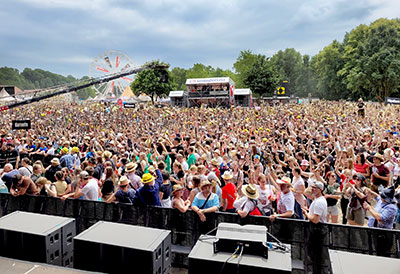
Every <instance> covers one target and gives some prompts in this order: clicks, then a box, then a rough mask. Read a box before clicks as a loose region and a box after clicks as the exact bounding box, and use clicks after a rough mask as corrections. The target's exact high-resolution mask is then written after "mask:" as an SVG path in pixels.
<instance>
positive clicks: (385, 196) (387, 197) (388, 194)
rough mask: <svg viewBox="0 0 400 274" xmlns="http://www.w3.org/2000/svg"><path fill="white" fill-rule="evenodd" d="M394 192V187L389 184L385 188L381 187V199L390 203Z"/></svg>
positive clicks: (392, 201) (392, 200)
mask: <svg viewBox="0 0 400 274" xmlns="http://www.w3.org/2000/svg"><path fill="white" fill-rule="evenodd" d="M394 193H395V191H394V187H393V186H391V187H387V188H385V189H383V190H382V191H381V192H380V196H381V198H382V200H384V201H385V202H387V203H389V204H392V203H394V202H395V200H394Z"/></svg>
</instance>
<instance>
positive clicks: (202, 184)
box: [199, 180, 212, 189]
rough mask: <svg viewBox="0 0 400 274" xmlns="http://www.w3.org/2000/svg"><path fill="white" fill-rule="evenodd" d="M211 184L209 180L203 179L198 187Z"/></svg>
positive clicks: (201, 187)
mask: <svg viewBox="0 0 400 274" xmlns="http://www.w3.org/2000/svg"><path fill="white" fill-rule="evenodd" d="M211 185H212V183H211V182H210V181H208V180H205V181H203V182H201V184H200V187H199V188H200V189H203V187H205V186H211Z"/></svg>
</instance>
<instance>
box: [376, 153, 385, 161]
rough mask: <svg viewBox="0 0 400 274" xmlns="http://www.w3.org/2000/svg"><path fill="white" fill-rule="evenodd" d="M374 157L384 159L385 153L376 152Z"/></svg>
mask: <svg viewBox="0 0 400 274" xmlns="http://www.w3.org/2000/svg"><path fill="white" fill-rule="evenodd" d="M374 158H378V159H380V160H381V161H384V158H383V155H382V154H379V153H376V154H375V155H374Z"/></svg>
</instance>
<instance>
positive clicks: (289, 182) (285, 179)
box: [277, 176, 292, 186]
mask: <svg viewBox="0 0 400 274" xmlns="http://www.w3.org/2000/svg"><path fill="white" fill-rule="evenodd" d="M277 183H278V184H280V185H289V186H292V180H291V179H290V178H289V177H286V176H285V177H283V178H282V179H281V180H279V179H278V180H277Z"/></svg>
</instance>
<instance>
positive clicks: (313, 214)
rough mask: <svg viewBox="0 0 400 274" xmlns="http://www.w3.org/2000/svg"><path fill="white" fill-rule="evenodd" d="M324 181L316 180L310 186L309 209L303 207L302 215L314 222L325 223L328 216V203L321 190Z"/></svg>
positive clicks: (322, 189)
mask: <svg viewBox="0 0 400 274" xmlns="http://www.w3.org/2000/svg"><path fill="white" fill-rule="evenodd" d="M324 189H325V186H324V183H322V182H319V181H316V182H315V183H314V184H312V186H311V197H312V200H313V201H312V203H311V205H310V208H309V210H307V208H305V207H303V215H304V216H305V217H306V218H307V219H308V220H309V221H310V222H313V223H314V224H317V223H326V220H327V219H326V218H327V216H328V203H327V202H326V199H325V197H324V195H323V194H322V192H323V191H324Z"/></svg>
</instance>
